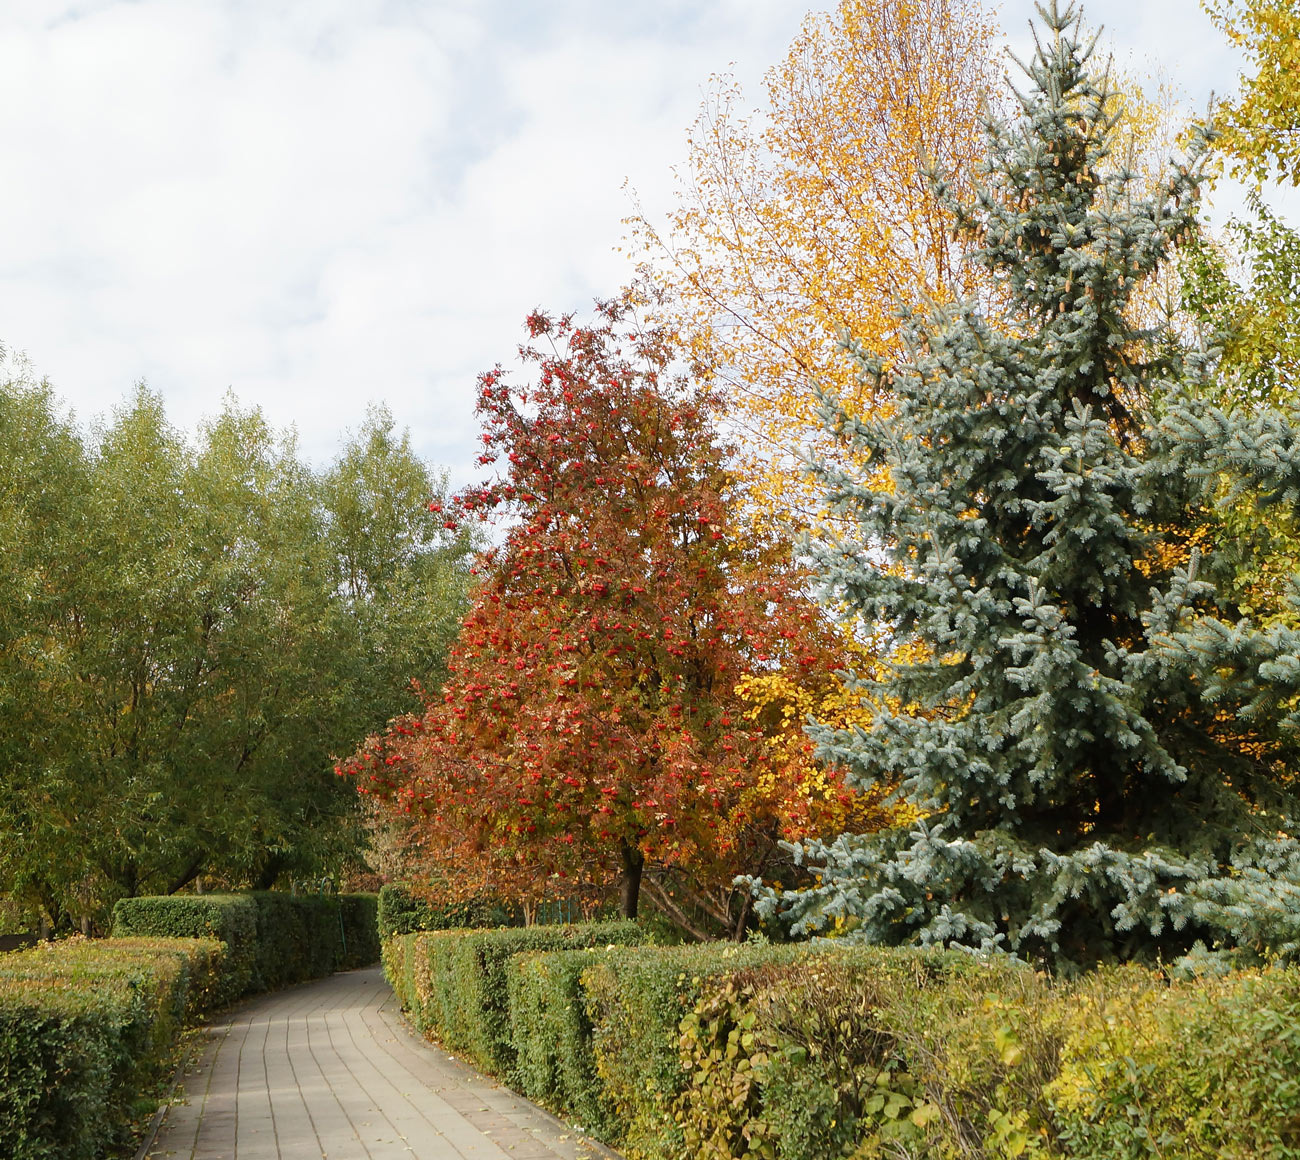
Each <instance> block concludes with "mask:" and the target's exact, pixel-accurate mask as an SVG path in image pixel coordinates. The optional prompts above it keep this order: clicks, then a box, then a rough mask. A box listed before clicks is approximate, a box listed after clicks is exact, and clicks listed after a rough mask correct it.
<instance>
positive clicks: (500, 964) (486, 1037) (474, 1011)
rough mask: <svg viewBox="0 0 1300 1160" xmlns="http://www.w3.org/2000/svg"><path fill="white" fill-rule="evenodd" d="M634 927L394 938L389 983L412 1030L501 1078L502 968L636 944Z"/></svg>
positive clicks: (505, 1036) (507, 1066) (506, 1026)
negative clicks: (551, 955)
mask: <svg viewBox="0 0 1300 1160" xmlns="http://www.w3.org/2000/svg"><path fill="white" fill-rule="evenodd" d="M642 937H643V934H642V931H641V929H640V927H638V926H637V925H636V923H634V922H601V923H589V924H575V925H573V926H532V927H525V928H511V929H500V930H446V931H430V932H423V933H415V934H408V935H398V936H395V937H394V938H391V939H389V940H388V941H387V943H386V944H385V948H386V953H387V967H388V976H389V981H390V982H391V983H392V984H393V988H394V989H395V990H396V991H397V994H398V996H399V997H400V999H401V1002H402V1006H403V1007H405V1008H406V1009H407V1010H408V1011H409V1012H410V1013H411V1017H412V1019H413V1021H414V1022H415V1025H416V1027H417V1028H418V1029H419V1030H420V1031H421V1032H423V1033H425V1034H431V1035H434V1036H436V1037H437V1038H438V1039H439V1040H440V1041H441V1042H442V1044H443V1045H444V1046H445V1047H447V1048H449V1049H451V1050H453V1051H459V1052H463V1053H464V1054H465V1055H467V1056H469V1057H470V1058H471V1059H472V1060H474V1062H475V1063H477V1064H478V1065H479V1066H480V1067H482V1068H484V1069H485V1070H487V1071H490V1072H492V1073H493V1074H495V1075H499V1076H503V1077H504V1076H509V1075H510V1074H511V1072H512V1071H513V1068H514V1063H515V1048H514V1042H513V1040H512V1038H511V1034H510V1008H509V995H508V989H507V984H506V964H507V962H508V961H509V959H510V958H511V956H512V955H517V954H522V953H525V952H527V951H543V950H574V949H578V948H582V947H594V946H604V945H609V944H629V943H636V942H639V941H640V940H641V939H642Z"/></svg>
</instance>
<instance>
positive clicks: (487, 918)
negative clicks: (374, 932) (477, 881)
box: [379, 883, 517, 941]
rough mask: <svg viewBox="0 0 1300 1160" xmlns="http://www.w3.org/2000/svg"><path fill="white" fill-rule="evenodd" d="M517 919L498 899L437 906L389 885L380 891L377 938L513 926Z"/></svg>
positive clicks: (396, 886)
mask: <svg viewBox="0 0 1300 1160" xmlns="http://www.w3.org/2000/svg"><path fill="white" fill-rule="evenodd" d="M516 918H517V916H516V915H515V913H514V912H513V910H512V909H511V908H510V906H509V905H508V904H507V903H505V902H504V901H502V900H501V899H499V898H491V897H488V896H484V897H481V898H471V899H467V900H466V901H464V902H449V903H444V904H438V903H433V902H430V901H428V899H425V898H420V897H419V896H418V895H415V894H412V893H411V890H410V887H407V886H402V885H398V884H396V883H391V884H389V885H387V886H384V887H383V888H382V889H381V890H380V891H379V938H380V940H381V941H382V940H383V939H387V938H389V937H390V936H392V935H395V934H414V933H415V932H416V931H422V930H458V929H462V928H466V927H492V926H513V925H515V924H516Z"/></svg>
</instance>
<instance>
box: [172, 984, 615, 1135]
mask: <svg viewBox="0 0 1300 1160" xmlns="http://www.w3.org/2000/svg"><path fill="white" fill-rule="evenodd" d="M206 1036H207V1044H206V1047H205V1050H204V1053H203V1061H202V1066H201V1067H200V1068H199V1069H198V1070H197V1071H196V1072H195V1073H194V1074H193V1075H190V1076H187V1077H186V1080H185V1083H184V1088H183V1090H182V1092H181V1093H180V1094H179V1096H178V1102H177V1103H175V1104H174V1105H173V1106H172V1107H170V1108H169V1109H168V1110H167V1115H166V1117H165V1119H164V1121H163V1127H162V1131H161V1132H160V1133H159V1135H158V1139H157V1141H156V1142H155V1144H154V1146H153V1148H152V1149H151V1150H150V1152H149V1157H150V1160H598V1158H612V1160H617V1157H615V1156H614V1153H612V1152H610V1151H609V1150H608V1149H605V1148H603V1147H601V1146H600V1145H599V1144H596V1143H595V1142H594V1141H590V1140H587V1139H586V1138H585V1137H583V1136H581V1135H580V1134H579V1133H576V1132H574V1131H572V1130H571V1129H569V1128H566V1127H565V1126H564V1125H563V1124H561V1123H560V1122H559V1121H558V1120H556V1119H555V1118H554V1117H552V1116H551V1115H549V1114H548V1113H547V1112H545V1111H544V1110H543V1109H541V1108H538V1107H537V1106H536V1105H534V1104H531V1103H529V1102H528V1101H527V1100H525V1099H523V1098H522V1097H521V1096H518V1095H516V1094H515V1093H514V1092H511V1091H509V1090H507V1089H506V1088H503V1087H501V1086H499V1085H497V1084H495V1083H494V1081H492V1080H491V1079H489V1078H487V1077H485V1076H483V1075H480V1074H479V1073H478V1072H476V1071H475V1070H474V1069H473V1068H471V1067H468V1066H467V1065H466V1064H465V1063H463V1062H462V1061H460V1060H459V1059H455V1058H452V1057H450V1056H449V1055H448V1053H447V1052H446V1051H445V1050H442V1049H440V1048H438V1047H437V1046H435V1045H431V1044H428V1043H425V1042H424V1041H423V1040H421V1039H420V1038H419V1037H418V1036H416V1035H415V1034H414V1033H413V1032H412V1031H411V1030H410V1028H409V1027H408V1026H407V1024H406V1023H405V1021H404V1020H403V1019H402V1017H401V1013H400V1011H399V1010H398V1007H397V1001H396V999H395V997H394V996H393V992H392V990H391V989H390V988H389V986H388V984H387V982H386V981H385V980H384V976H383V972H382V971H381V970H380V969H379V968H378V967H372V968H368V969H366V970H361V971H347V972H344V973H342V974H338V975H333V976H331V977H330V978H328V979H321V980H319V981H317V982H315V983H306V984H304V985H302V986H300V987H294V988H291V989H290V990H287V991H281V992H278V993H277V994H274V995H266V996H263V997H261V998H258V999H254V1000H251V1001H249V1002H247V1003H244V1004H242V1005H241V1006H239V1007H236V1008H234V1009H232V1010H231V1011H230V1012H228V1013H225V1014H223V1015H222V1016H221V1017H220V1018H219V1019H218V1021H217V1022H215V1023H213V1024H212V1025H210V1026H209V1027H208V1028H207V1030H206Z"/></svg>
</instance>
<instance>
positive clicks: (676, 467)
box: [346, 304, 835, 902]
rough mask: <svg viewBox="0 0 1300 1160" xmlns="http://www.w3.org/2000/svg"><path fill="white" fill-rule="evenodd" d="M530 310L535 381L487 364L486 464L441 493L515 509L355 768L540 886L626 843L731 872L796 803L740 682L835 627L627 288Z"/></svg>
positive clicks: (819, 642)
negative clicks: (741, 523) (460, 486)
mask: <svg viewBox="0 0 1300 1160" xmlns="http://www.w3.org/2000/svg"><path fill="white" fill-rule="evenodd" d="M528 328H529V334H530V339H531V340H532V341H531V342H530V343H529V344H528V345H527V346H525V347H523V348H521V355H522V357H523V359H524V361H525V363H526V364H528V366H529V368H530V370H531V381H530V382H529V383H528V384H527V385H522V386H521V385H514V384H512V383H510V382H509V381H507V378H506V376H505V375H504V374H503V372H502V371H501V370H500V369H497V370H493V371H490V372H488V373H486V374H484V375H482V376H481V377H480V379H479V385H478V389H479V397H478V413H479V415H480V418H481V420H482V422H483V425H484V433H483V437H482V438H483V444H484V453H483V455H482V456H481V457H480V462H481V463H483V464H485V465H486V464H489V463H495V464H496V465H497V467H498V470H497V472H496V474H495V475H493V476H492V478H490V479H489V480H488V481H486V482H484V483H483V484H481V485H479V486H476V487H471V488H469V489H467V490H465V491H463V492H461V493H460V494H459V495H457V496H456V497H455V499H454V501H453V503H452V505H451V510H450V511H449V512H448V514H447V522H448V523H449V524H455V523H457V522H458V521H460V520H466V519H473V518H480V519H486V518H488V517H489V516H492V515H495V514H503V515H507V516H509V517H513V518H512V521H511V522H510V523H509V525H508V528H507V530H506V533H505V537H504V541H503V542H502V543H501V544H500V545H499V546H498V547H495V548H493V549H491V550H489V551H488V552H486V553H485V554H484V555H483V556H482V558H481V559H480V561H479V564H478V568H477V573H478V577H479V584H478V587H477V589H476V591H475V594H474V598H473V605H472V607H471V609H470V611H469V613H468V614H467V615H466V616H465V618H464V621H463V624H462V628H461V633H460V637H459V639H458V641H457V643H456V646H455V648H454V650H453V654H452V658H451V666H450V668H451V676H450V678H449V680H448V682H447V684H446V685H445V687H444V688H443V690H442V691H441V695H440V696H437V697H434V698H432V699H431V700H430V702H429V704H428V705H427V707H426V709H425V712H424V713H423V714H422V716H420V717H419V718H416V719H408V720H404V721H399V722H396V723H394V725H393V726H392V728H391V729H390V730H389V732H388V733H387V734H386V735H384V736H383V737H380V738H374V739H372V740H371V741H370V742H369V743H368V744H367V746H366V747H365V748H363V749H362V750H361V751H360V752H358V754H356V755H355V756H354V758H353V759H352V760H351V761H350V762H349V763H348V765H347V770H346V771H347V772H350V773H352V774H354V775H355V776H356V777H357V778H358V786H359V788H360V789H361V791H362V792H363V793H367V794H371V795H375V796H376V797H377V798H379V799H381V800H383V801H384V802H386V803H387V804H388V805H389V806H390V807H392V808H394V809H397V810H400V811H403V812H406V811H409V812H410V813H411V814H412V816H413V817H414V818H415V819H416V821H415V822H414V828H415V830H416V831H417V834H418V837H419V840H420V841H421V843H422V845H423V848H424V850H425V852H426V853H427V855H428V856H429V858H430V860H431V861H432V862H433V863H434V864H435V865H438V866H440V867H442V868H443V870H444V871H446V872H451V873H454V872H456V871H457V870H459V871H464V870H466V869H469V868H472V869H474V870H475V871H476V872H477V873H475V874H474V875H471V877H474V878H475V879H476V880H477V879H479V878H482V877H484V876H487V877H489V878H491V879H493V880H494V881H495V882H496V883H497V884H498V885H499V886H501V887H503V888H509V889H514V890H523V891H528V892H532V893H538V892H540V891H541V890H542V889H543V888H544V884H545V882H546V880H547V878H548V877H549V876H550V875H562V876H564V877H565V878H566V880H567V881H568V882H570V883H572V884H573V885H574V886H575V888H578V889H581V888H583V887H592V888H599V887H601V886H603V885H604V884H606V883H607V882H608V881H609V880H610V879H611V878H612V877H613V876H615V875H617V874H619V873H620V872H623V871H624V869H625V868H626V867H627V866H628V865H629V858H630V859H631V860H632V862H635V863H636V864H637V865H639V864H640V860H642V859H643V860H644V864H645V866H646V867H647V868H648V869H650V870H652V871H653V870H655V869H656V868H665V869H666V868H673V869H675V870H676V871H677V872H679V873H685V874H686V875H687V877H688V878H689V879H690V881H691V883H692V884H693V885H694V887H696V888H697V889H699V890H708V889H709V888H710V887H717V886H719V885H722V886H725V884H727V883H729V882H730V879H731V877H732V876H733V875H735V874H736V873H740V872H748V871H752V870H754V869H756V868H758V867H759V866H760V864H761V863H762V861H763V860H764V859H765V858H767V857H770V855H771V853H772V851H773V848H774V846H775V843H776V841H777V839H778V838H779V837H781V836H784V834H785V833H786V832H787V831H788V830H789V829H790V828H791V827H792V826H794V827H797V828H801V827H802V826H803V825H806V824H807V822H808V820H809V819H808V818H806V817H803V818H799V817H792V816H790V815H791V814H792V812H793V813H796V814H797V813H799V807H798V806H795V807H793V808H792V806H791V802H792V800H793V801H796V802H797V801H798V800H799V795H798V794H793V795H792V794H791V793H790V792H789V790H790V787H789V785H788V784H784V779H787V778H788V777H789V776H796V777H797V776H798V772H797V771H789V770H785V769H778V768H773V765H772V762H773V754H774V752H775V750H774V747H773V746H771V745H770V744H769V742H770V738H771V736H772V730H773V728H774V725H773V723H772V722H770V721H763V720H753V719H751V718H750V717H749V716H747V709H748V708H749V707H748V706H747V705H746V703H745V702H743V701H742V700H741V699H740V697H739V696H738V695H737V693H736V685H737V682H738V681H739V680H740V679H741V678H742V677H744V676H745V675H746V674H750V673H754V672H765V671H769V670H772V669H774V668H776V667H778V666H779V667H781V668H784V669H786V670H788V671H790V672H792V673H796V674H804V675H805V676H806V675H807V674H814V673H820V674H827V673H829V672H830V670H831V668H832V667H833V665H834V652H835V648H834V638H833V635H832V634H831V633H830V632H829V630H828V629H826V628H825V627H824V626H821V621H820V618H819V617H818V616H816V615H813V616H810V615H809V610H810V608H811V607H812V606H811V605H810V603H809V601H808V600H807V598H806V596H805V594H804V593H803V591H802V590H801V587H800V585H801V579H802V577H801V576H800V574H799V573H798V571H797V570H796V569H795V568H794V566H793V565H792V563H791V562H790V551H789V546H788V545H785V544H780V543H775V542H762V541H759V540H756V539H755V538H754V537H753V536H752V535H751V534H747V533H743V532H742V531H741V530H740V529H739V528H738V526H737V523H736V520H735V515H734V509H735V505H736V499H737V481H736V480H735V479H733V478H732V476H731V475H730V474H729V473H728V471H727V469H726V455H725V449H724V448H723V447H722V446H721V445H720V442H719V438H718V433H717V421H718V418H719V404H718V401H717V400H716V399H715V398H714V397H713V396H712V395H711V394H710V392H709V390H708V388H707V386H706V385H704V384H703V383H701V382H700V381H699V380H698V379H696V378H692V377H690V376H689V375H687V374H683V373H680V371H679V368H677V367H676V366H675V365H674V362H673V356H674V351H673V349H672V347H671V345H670V344H669V343H668V342H667V341H666V339H665V338H664V336H662V335H661V334H658V333H656V332H653V331H642V330H639V329H638V328H637V327H636V326H635V324H634V322H633V321H632V318H631V313H630V310H629V308H628V307H627V306H626V305H624V304H606V305H603V306H602V307H601V308H600V314H599V319H598V322H597V324H596V325H595V326H593V327H589V328H588V327H581V326H577V325H575V324H574V323H573V321H572V320H571V319H570V318H558V319H552V318H550V317H548V316H546V315H543V314H534V315H532V316H531V317H530V318H529V320H528ZM819 626H821V627H819ZM783 727H788V725H787V726H783ZM484 872H486V875H485V873H484ZM625 902H626V899H625Z"/></svg>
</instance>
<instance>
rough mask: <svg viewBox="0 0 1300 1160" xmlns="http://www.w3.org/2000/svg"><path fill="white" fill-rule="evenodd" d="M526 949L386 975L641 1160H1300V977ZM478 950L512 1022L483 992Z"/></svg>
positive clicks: (556, 1105) (505, 1069) (490, 949)
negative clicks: (1062, 976)
mask: <svg viewBox="0 0 1300 1160" xmlns="http://www.w3.org/2000/svg"><path fill="white" fill-rule="evenodd" d="M556 929H559V928H547V930H548V931H554V930H556ZM575 929H579V930H581V929H584V928H575ZM585 929H586V930H588V931H599V930H600V929H601V928H600V927H599V926H596V927H591V928H585ZM515 933H523V932H506V931H495V932H472V933H448V934H435V935H423V936H408V937H406V938H394V939H390V940H388V941H387V942H386V943H385V959H386V963H387V964H388V967H389V972H390V978H393V979H394V982H395V986H396V987H397V990H398V993H399V995H401V996H402V998H403V1002H404V1005H406V1006H407V1007H408V1008H410V1009H411V1010H412V1012H413V1014H414V1015H415V1019H416V1022H417V1025H418V1026H420V1028H421V1030H423V1031H426V1032H432V1033H434V1034H436V1035H438V1036H439V1037H440V1038H442V1040H443V1042H444V1043H445V1044H446V1045H447V1046H450V1047H456V1048H458V1049H459V1050H462V1051H466V1053H467V1054H471V1055H472V1056H473V1058H475V1060H476V1061H477V1062H478V1063H479V1064H480V1065H481V1066H484V1067H486V1068H488V1069H489V1070H494V1071H495V1072H496V1074H498V1075H499V1076H501V1077H502V1078H503V1079H506V1080H507V1081H509V1082H511V1083H512V1084H513V1085H514V1086H516V1087H517V1088H518V1089H519V1090H520V1091H522V1092H524V1094H526V1095H528V1096H529V1097H530V1098H532V1099H534V1100H536V1101H537V1102H539V1103H541V1104H544V1105H546V1106H547V1107H550V1108H551V1109H552V1110H553V1111H555V1112H557V1113H558V1114H560V1115H562V1116H565V1117H566V1118H568V1119H570V1120H573V1121H575V1122H577V1123H578V1124H580V1125H581V1126H582V1127H583V1128H584V1129H586V1130H587V1131H589V1132H591V1133H592V1134H593V1135H596V1136H598V1137H599V1138H601V1139H603V1140H605V1141H606V1142H608V1143H610V1144H612V1145H614V1146H615V1147H618V1148H620V1149H621V1150H623V1152H624V1153H625V1155H626V1156H627V1157H628V1160H687V1158H690V1160H695V1158H696V1157H702V1158H705V1160H827V1158H830V1157H836V1156H840V1157H852V1158H853V1160H868V1158H871V1157H886V1156H891V1157H917V1158H920V1157H935V1158H947V1157H969V1158H988V1160H992V1158H995V1157H996V1158H1005V1157H1072V1158H1077V1160H1116V1158H1124V1160H1128V1158H1132V1160H1137V1158H1145V1157H1168V1156H1180V1157H1205V1158H1207V1160H1208V1158H1209V1157H1215V1158H1216V1160H1217V1158H1221V1157H1222V1158H1228V1160H1248V1158H1251V1160H1253V1158H1256V1157H1260V1158H1268V1160H1288V1158H1291V1160H1300V971H1297V970H1282V969H1276V970H1271V971H1263V972H1256V973H1242V974H1238V975H1234V976H1230V977H1227V978H1222V979H1202V980H1197V981H1179V980H1170V979H1168V978H1167V977H1165V976H1164V975H1162V974H1160V973H1158V972H1152V971H1147V970H1143V969H1140V968H1136V967H1126V968H1114V969H1106V970H1101V971H1098V972H1096V973H1095V974H1092V975H1090V976H1087V977H1086V978H1084V979H1082V980H1079V981H1077V982H1069V983H1067V982H1060V981H1054V980H1052V979H1050V978H1048V977H1046V976H1044V975H1041V974H1038V973H1035V972H1034V971H1032V970H1031V969H1029V968H1027V967H1025V966H1022V965H1018V964H1015V963H1013V962H1010V961H1007V960H1003V959H993V960H983V959H978V958H975V957H972V956H969V955H965V954H958V953H951V952H949V953H944V952H937V951H917V950H896V949H879V948H845V947H842V946H841V947H836V946H834V945H833V944H832V945H827V944H822V945H821V946H819V947H809V946H797V947H796V946H741V947H720V946H718V945H711V946H694V947H668V948H661V947H645V946H635V945H608V944H614V943H616V942H619V941H622V942H625V943H631V942H634V941H635V940H632V939H628V940H615V939H613V938H602V937H600V936H599V935H596V936H595V937H594V939H592V938H591V936H587V937H588V939H589V941H593V942H594V943H595V945H589V946H587V947H583V948H580V949H571V950H564V951H558V952H555V951H550V952H548V951H547V950H546V949H545V948H544V947H540V946H537V947H533V948H531V949H530V951H529V952H528V953H512V952H513V951H514V950H515V949H516V948H517V947H518V946H519V945H520V944H519V943H518V942H515V941H511V940H508V939H506V938H505V937H503V936H506V935H511V934H515ZM600 944H606V945H603V946H602V945H600ZM471 947H474V948H477V949H476V951H475V952H474V953H475V954H476V955H478V956H479V957H480V958H481V959H485V960H487V961H490V962H491V963H492V967H491V972H492V973H493V974H495V973H496V972H498V971H502V970H503V975H504V982H505V999H504V1005H502V1002H501V999H500V991H499V990H495V991H494V992H493V995H494V998H493V999H492V1000H491V1001H484V1000H483V999H482V998H481V994H482V993H481V992H479V993H477V994H478V995H479V997H478V998H476V997H475V996H476V993H474V992H473V991H472V989H468V988H467V987H466V986H465V983H464V980H466V979H468V978H470V977H473V976H474V969H473V968H471V967H467V966H466V965H465V964H466V963H468V962H471V961H472V959H473V957H474V956H473V955H471V954H470V953H469V951H470V948H471ZM487 973H488V972H487V971H482V972H481V974H480V977H486V975H487ZM458 978H459V979H460V980H462V981H461V982H459V983H458V982H457V981H456V980H457V979H458ZM480 985H481V984H480ZM476 1021H478V1022H480V1023H482V1024H483V1026H482V1027H480V1028H479V1029H477V1030H476V1029H475V1023H476ZM506 1029H508V1031H509V1034H508V1035H507V1034H506V1033H505V1031H506ZM485 1044H490V1047H486V1048H485V1046H484V1045H485ZM471 1045H476V1046H473V1047H472V1046H471Z"/></svg>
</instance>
